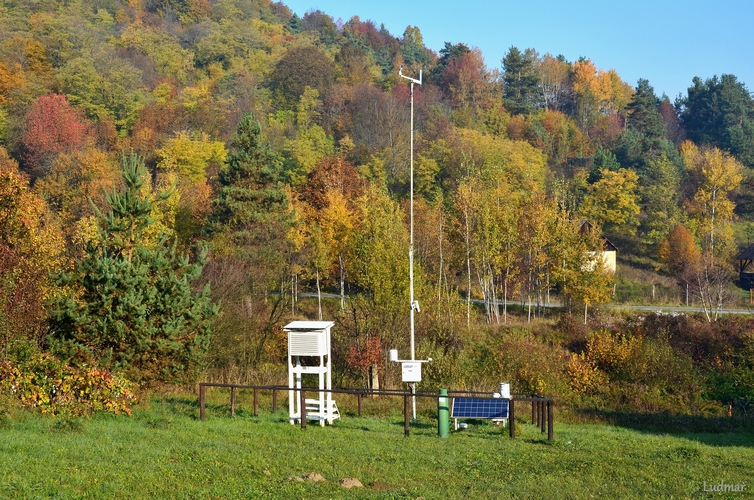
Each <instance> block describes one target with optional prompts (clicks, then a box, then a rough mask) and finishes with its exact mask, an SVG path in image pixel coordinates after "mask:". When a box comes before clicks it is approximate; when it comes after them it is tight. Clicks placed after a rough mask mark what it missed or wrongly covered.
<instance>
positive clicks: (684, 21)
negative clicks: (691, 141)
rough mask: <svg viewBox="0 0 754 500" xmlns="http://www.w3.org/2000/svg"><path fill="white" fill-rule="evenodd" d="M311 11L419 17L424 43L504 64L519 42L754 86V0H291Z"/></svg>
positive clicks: (623, 65) (641, 68)
mask: <svg viewBox="0 0 754 500" xmlns="http://www.w3.org/2000/svg"><path fill="white" fill-rule="evenodd" d="M283 3H285V4H286V5H288V6H289V7H290V8H291V10H293V11H294V12H295V13H297V14H298V15H299V16H303V15H304V14H305V13H306V12H308V11H309V10H312V9H319V10H321V11H323V12H325V13H326V14H328V15H330V16H332V17H333V18H334V19H335V20H337V19H338V18H341V19H342V20H343V22H345V21H348V19H350V18H351V17H352V16H354V15H358V16H359V18H360V19H361V20H362V21H366V20H369V19H371V20H372V21H374V23H375V24H376V25H377V27H379V26H380V24H384V25H385V27H386V28H387V29H388V30H389V31H390V33H392V34H393V35H395V36H399V37H400V36H401V35H402V34H403V31H404V30H405V28H406V26H409V25H411V26H418V27H419V29H420V30H421V33H422V35H423V37H424V44H425V45H426V46H427V47H428V48H430V49H432V50H434V51H435V52H437V51H439V50H440V49H441V48H442V47H443V45H444V42H451V43H459V42H462V43H466V44H467V45H469V46H470V47H479V48H480V49H481V50H482V53H483V54H484V58H485V61H486V63H487V66H488V67H490V68H499V67H500V60H501V59H502V57H503V56H504V55H505V53H506V52H507V51H508V48H509V47H511V46H512V45H514V46H516V47H518V48H519V49H522V50H523V49H525V48H528V47H531V48H534V49H536V50H537V51H538V52H539V53H540V54H545V53H547V52H549V53H551V54H553V55H558V54H563V55H564V56H565V57H566V59H567V60H569V61H575V60H576V59H578V58H579V57H580V56H584V57H587V58H590V59H591V60H592V61H593V62H594V64H595V66H596V67H597V68H601V69H604V70H609V69H615V70H616V71H617V72H618V74H619V75H620V76H621V78H622V79H623V80H624V81H626V82H628V83H629V84H631V85H632V86H636V81H637V80H638V79H639V78H646V79H648V80H649V83H650V85H652V86H653V87H654V89H655V93H656V94H657V95H658V96H661V95H662V94H663V93H665V94H667V95H668V96H669V97H670V98H671V101H672V100H674V99H675V97H676V96H677V95H678V94H679V93H683V94H684V95H685V94H686V89H687V88H688V87H689V86H690V85H691V79H692V78H693V77H694V76H699V77H701V78H702V79H706V78H711V77H712V76H714V75H718V76H719V75H722V74H724V73H730V74H734V75H736V76H737V77H738V79H739V81H743V82H745V83H746V86H747V88H748V89H749V91H754V25H753V24H752V20H754V2H751V0H718V1H717V2H711V1H709V0H707V1H700V0H689V1H680V0H674V1H666V0H655V1H648V0H633V1H630V2H626V1H624V2H616V3H613V2H607V1H604V0H601V1H591V0H571V1H570V2H564V1H562V0H560V1H554V0H527V1H524V0H518V1H515V2H513V1H510V0H499V1H490V2H469V1H465V2H464V1H457V0H456V1H453V2H451V1H448V0H435V1H432V2H428V1H409V0H381V1H379V2H369V1H367V2H364V1H363V0H362V1H357V0H287V1H286V0H283Z"/></svg>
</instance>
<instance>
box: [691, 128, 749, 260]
mask: <svg viewBox="0 0 754 500" xmlns="http://www.w3.org/2000/svg"><path fill="white" fill-rule="evenodd" d="M681 156H682V158H683V161H684V163H685V164H686V168H687V169H688V171H689V174H690V176H691V178H692V180H693V182H694V184H695V187H696V192H695V193H694V197H693V199H692V200H689V202H688V208H689V214H690V215H691V218H692V219H693V220H694V221H695V222H696V227H697V234H696V237H697V239H698V240H699V241H700V242H701V243H702V251H703V252H705V253H708V254H709V255H710V257H711V258H712V259H715V258H717V257H730V256H731V255H732V253H733V252H734V251H735V249H734V244H733V231H732V229H731V226H730V224H731V222H732V221H733V210H734V209H735V207H736V205H735V203H734V202H733V200H731V199H730V197H729V196H730V194H731V193H732V192H733V190H734V189H736V187H738V185H739V184H740V183H741V180H742V178H743V177H742V175H741V172H742V171H743V165H742V164H741V163H740V162H739V161H738V160H736V159H735V158H734V157H732V156H731V155H730V154H728V153H726V152H724V151H721V150H719V149H717V148H715V147H709V148H699V147H697V146H696V145H695V144H694V143H692V142H690V141H686V142H684V143H683V144H682V145H681Z"/></svg>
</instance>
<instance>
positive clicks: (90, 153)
mask: <svg viewBox="0 0 754 500" xmlns="http://www.w3.org/2000/svg"><path fill="white" fill-rule="evenodd" d="M485 57H486V60H487V61H496V62H495V64H494V65H493V66H492V67H489V66H487V65H486V64H485V59H484V58H483V55H482V53H481V52H480V51H479V49H477V48H475V47H473V46H470V45H468V44H466V43H463V42H458V43H455V42H446V43H445V45H444V47H442V48H440V50H439V51H438V52H435V51H434V50H432V49H431V48H427V47H425V45H424V43H423V40H422V33H421V30H420V27H417V26H408V27H406V29H405V31H404V32H403V33H396V34H391V33H389V32H388V31H387V30H386V29H385V28H384V27H382V26H380V25H379V20H374V21H371V20H368V21H365V20H361V19H359V18H358V17H353V18H352V19H349V20H347V21H344V20H340V19H338V20H334V19H333V18H332V17H330V16H329V15H328V14H327V13H324V12H320V11H314V10H312V11H310V12H308V13H306V14H305V15H304V16H303V17H299V16H297V15H295V14H293V13H292V12H291V10H290V9H289V8H288V7H287V6H286V5H285V4H283V3H272V2H270V1H269V0H130V1H128V2H126V1H123V0H95V1H88V2H84V1H81V0H73V1H69V2H56V1H52V0H11V1H5V2H2V3H1V4H0V398H3V397H4V398H12V399H13V400H14V401H17V402H19V404H21V405H24V406H27V407H33V408H42V409H44V410H45V411H50V412H52V413H56V412H66V411H67V412H73V413H88V412H91V411H99V410H105V411H112V412H116V413H118V412H121V411H123V412H128V411H129V410H128V408H129V404H130V403H129V401H130V398H131V395H132V394H133V393H137V392H138V391H139V390H140V389H141V388H152V387H158V386H159V385H160V384H165V383H168V384H184V385H189V386H190V385H191V384H193V383H194V382H196V381H197V380H198V379H199V378H202V379H206V378H208V377H209V378H211V379H213V380H221V381H241V382H260V383H267V382H271V383H272V382H274V383H277V382H280V381H281V380H280V377H281V374H283V373H285V359H286V358H285V356H286V348H287V347H286V339H285V336H284V333H283V331H282V327H283V325H285V324H286V322H288V321H290V320H291V319H315V320H316V319H322V318H324V319H332V320H335V321H336V327H335V329H334V335H336V337H337V338H336V339H335V340H334V345H333V349H334V353H333V355H334V358H335V364H336V366H337V368H336V372H337V373H336V375H337V377H336V382H337V383H339V384H341V385H345V386H359V385H362V386H368V385H374V384H388V385H390V384H399V383H400V382H399V378H398V377H397V376H396V374H395V372H394V370H395V368H394V367H390V366H388V364H387V363H386V357H387V356H386V353H387V350H388V349H391V348H398V349H401V350H402V351H406V350H407V344H408V336H407V331H408V310H409V307H408V305H409V300H408V296H409V261H408V249H409V244H410V233H409V209H410V205H409V196H410V185H411V178H410V175H409V172H410V158H411V154H410V153H411V151H410V132H411V129H410V120H411V115H410V109H411V108H410V102H411V97H412V96H411V94H410V87H409V85H408V81H407V80H406V79H403V78H401V77H400V76H399V74H398V71H399V68H401V67H402V68H403V70H402V71H403V74H404V75H408V76H411V77H413V78H418V77H419V73H420V71H421V72H422V75H423V80H422V83H421V85H416V86H415V87H414V95H413V103H414V150H413V154H414V163H413V167H414V177H413V190H414V204H413V217H414V245H415V258H416V263H415V269H414V272H415V274H414V281H415V287H416V292H415V293H416V297H417V299H418V301H419V302H420V303H421V313H419V314H417V324H416V334H417V350H418V351H419V353H420V356H424V357H427V356H431V357H432V358H433V359H434V360H435V361H434V362H433V363H431V364H429V365H428V366H427V368H426V370H427V374H426V380H427V381H428V382H429V383H430V385H431V384H433V383H435V384H440V383H442V384H446V385H451V386H463V387H474V386H475V384H481V383H485V382H490V383H491V384H495V383H496V381H499V380H502V379H503V378H505V379H507V380H512V381H513V383H514V385H515V387H516V389H517V390H519V391H521V392H526V391H536V392H540V393H547V394H550V395H554V396H557V397H568V398H571V400H576V401H581V402H582V403H583V404H585V405H588V404H593V405H597V406H599V405H600V404H602V403H599V402H600V401H603V402H604V401H610V402H611V403H610V404H614V405H615V407H616V408H632V409H641V410H649V411H661V410H662V411H674V412H681V413H683V412H691V413H693V412H710V413H714V412H716V411H718V409H717V408H718V406H719V404H720V403H729V402H731V403H732V402H736V404H738V405H740V406H741V407H742V408H751V406H752V404H753V403H754V392H752V390H751V384H749V385H748V387H749V388H748V389H742V387H743V386H745V385H746V384H747V383H748V382H746V381H747V380H748V381H749V382H752V381H754V376H753V375H752V364H754V338H753V337H752V336H751V335H752V334H751V331H752V328H750V326H748V325H749V320H748V319H743V318H738V319H732V318H729V317H723V316H721V313H722V311H723V310H724V309H725V308H726V307H729V306H730V305H731V304H736V300H737V297H740V296H742V290H744V289H745V290H746V293H748V288H749V285H748V283H740V282H739V275H738V271H739V269H738V265H739V264H738V261H737V260H736V256H737V255H738V254H739V253H740V252H741V251H742V250H744V249H745V248H746V247H747V245H748V244H749V243H750V240H751V236H752V235H754V225H752V223H751V221H752V216H754V175H752V174H753V172H754V170H753V169H754V99H752V95H751V93H750V92H749V90H748V88H747V87H746V85H745V83H744V82H741V81H739V80H738V79H737V78H736V76H734V75H730V74H722V75H700V76H699V77H697V78H694V79H693V80H692V81H690V82H689V86H688V90H687V92H686V94H685V95H680V96H677V97H675V98H673V99H672V100H671V98H669V97H668V96H665V95H662V96H658V95H656V94H655V92H654V90H653V87H652V85H651V82H649V81H647V80H643V79H642V80H639V81H637V82H626V81H623V80H622V79H621V77H620V76H619V74H618V73H617V72H616V71H615V70H613V69H604V68H600V67H597V66H596V65H595V63H594V62H592V60H590V59H589V58H588V57H582V58H580V59H578V60H576V61H568V60H566V59H565V58H564V57H563V56H559V55H552V54H540V53H539V52H537V50H536V49H535V48H526V47H515V46H511V47H510V48H509V49H508V51H507V52H506V53H505V54H485ZM498 61H499V63H498ZM608 63H609V62H608ZM607 244H610V245H615V246H616V247H617V248H618V268H619V270H618V275H620V276H626V275H624V274H621V273H628V276H631V272H634V273H638V274H634V276H641V277H645V278H646V276H652V277H653V278H652V279H654V277H656V278H657V280H658V282H662V283H666V284H668V283H669V285H667V287H668V289H670V290H672V294H671V295H672V297H673V298H672V299H669V301H670V302H673V301H675V303H672V304H670V305H678V306H680V305H683V304H685V303H687V302H691V303H693V305H695V306H696V307H698V308H699V310H700V311H702V312H700V313H698V314H694V315H689V316H685V315H681V316H665V315H661V314H660V315H656V314H655V315H649V316H647V317H643V316H642V317H641V318H638V319H637V317H636V316H633V315H631V314H630V313H628V314H626V315H625V316H621V315H620V314H618V313H610V312H609V310H608V309H607V308H604V307H603V306H605V305H606V304H611V303H612V304H615V303H616V302H618V300H617V295H616V294H617V291H616V290H617V288H616V286H615V284H616V279H618V278H617V276H618V275H614V274H613V273H611V272H606V271H605V268H604V261H603V257H602V251H603V250H604V249H605V247H606V245H607ZM621 269H623V270H624V271H621ZM625 270H628V271H625ZM621 279H628V280H629V281H630V278H624V277H623V278H621ZM641 280H642V278H635V281H636V282H639V281H641ZM652 294H653V295H654V285H653V288H652ZM632 299H633V300H634V301H641V300H643V299H638V298H637V297H636V296H633V297H632V296H629V297H628V299H627V301H629V302H630V301H632ZM554 305H556V306H557V307H550V306H554ZM512 353H516V355H515V356H514V355H513V354H512ZM711 359H714V360H715V361H714V362H713V361H711ZM535 367H536V369H535ZM391 370H393V371H391ZM608 381H610V382H613V383H614V384H613V385H609V384H607V382H608ZM712 381H714V385H715V387H717V389H716V390H715V391H717V392H715V391H713V390H712V389H709V388H710V387H712ZM700 387H707V388H708V389H709V390H706V392H705V390H700ZM82 391H85V392H86V393H87V394H88V396H76V394H83V393H84V392H82ZM746 405H748V406H746Z"/></svg>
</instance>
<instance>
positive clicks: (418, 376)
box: [402, 361, 422, 382]
mask: <svg viewBox="0 0 754 500" xmlns="http://www.w3.org/2000/svg"><path fill="white" fill-rule="evenodd" d="M402 365H403V381H404V382H421V381H422V364H421V363H413V362H410V361H404V362H403V363H402Z"/></svg>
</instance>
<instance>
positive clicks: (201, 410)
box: [199, 384, 204, 420]
mask: <svg viewBox="0 0 754 500" xmlns="http://www.w3.org/2000/svg"><path fill="white" fill-rule="evenodd" d="M199 419H200V420H204V385H203V384H199Z"/></svg>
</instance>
